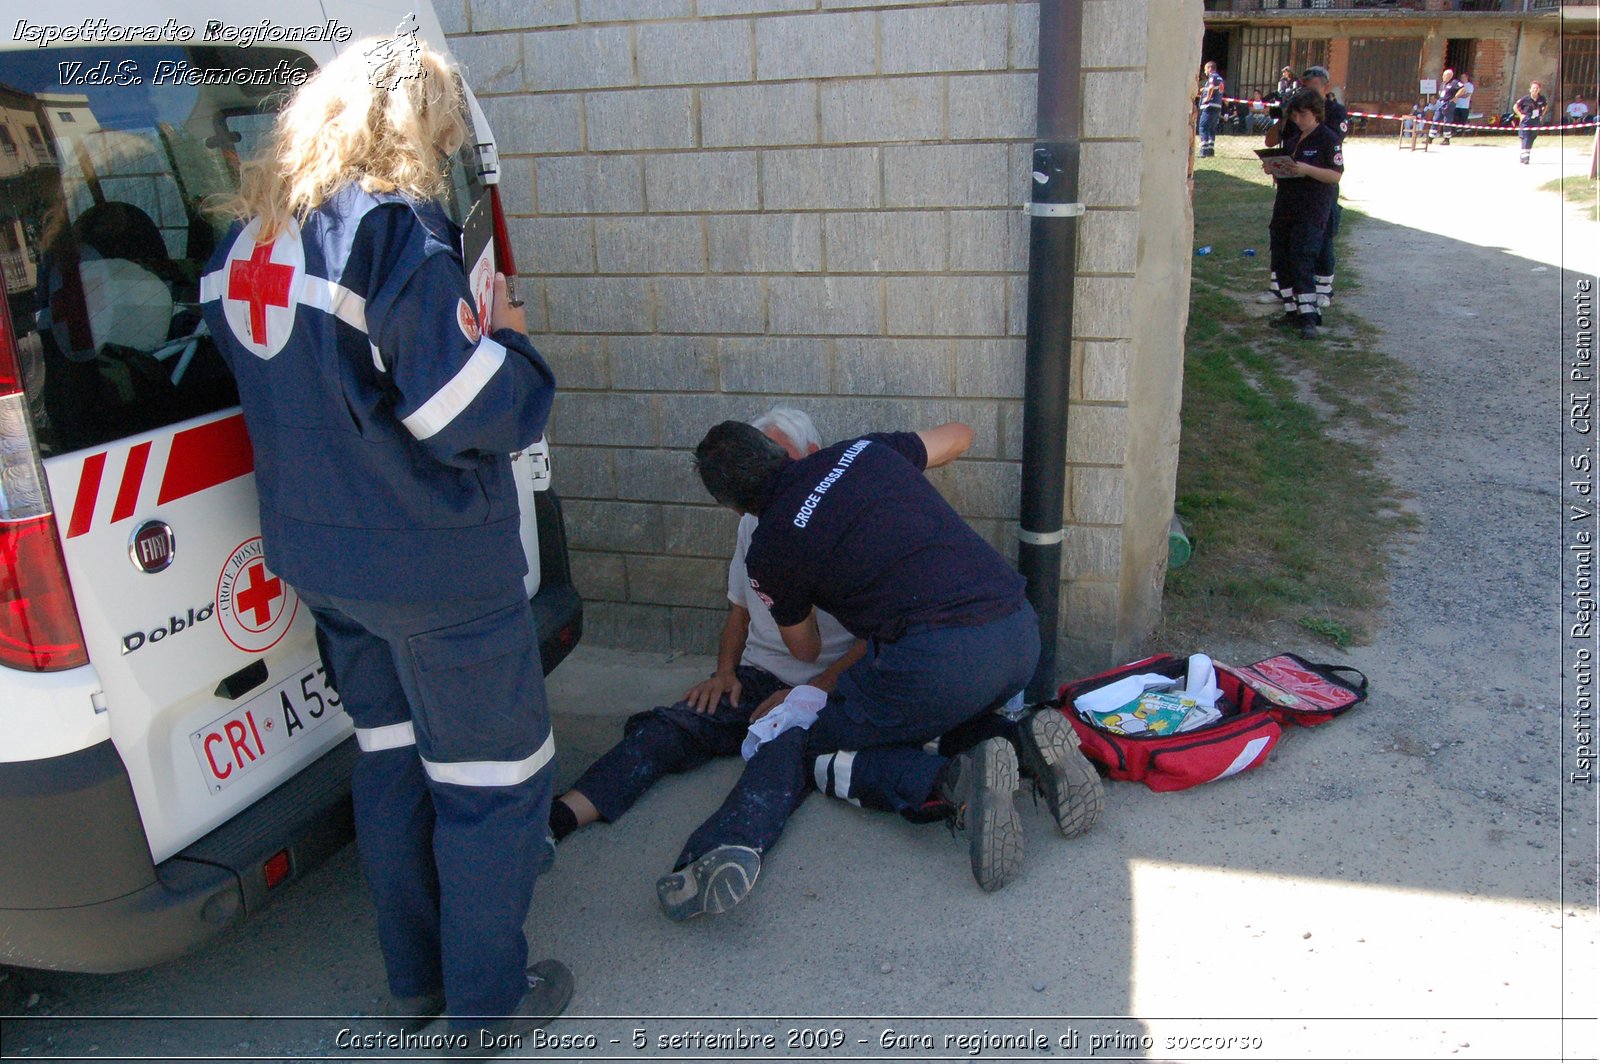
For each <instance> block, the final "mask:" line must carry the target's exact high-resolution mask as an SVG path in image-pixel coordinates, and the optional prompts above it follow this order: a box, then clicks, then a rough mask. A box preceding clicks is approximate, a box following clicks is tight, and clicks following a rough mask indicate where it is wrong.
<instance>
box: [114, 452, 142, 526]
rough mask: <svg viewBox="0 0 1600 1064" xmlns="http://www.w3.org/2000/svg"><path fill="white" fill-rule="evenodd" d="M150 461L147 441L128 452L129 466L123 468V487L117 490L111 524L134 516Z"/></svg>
mask: <svg viewBox="0 0 1600 1064" xmlns="http://www.w3.org/2000/svg"><path fill="white" fill-rule="evenodd" d="M149 461H150V443H149V441H148V440H147V441H145V442H144V443H141V444H139V445H138V446H137V447H135V448H133V450H131V451H129V452H128V464H127V465H125V466H123V467H122V486H121V487H120V488H118V489H117V504H116V505H115V506H114V507H112V509H111V523H112V524H116V523H117V522H118V521H122V520H125V519H127V518H129V517H132V516H133V508H134V507H135V506H137V505H138V503H139V487H140V485H142V484H143V483H144V467H145V464H146V463H147V462H149Z"/></svg>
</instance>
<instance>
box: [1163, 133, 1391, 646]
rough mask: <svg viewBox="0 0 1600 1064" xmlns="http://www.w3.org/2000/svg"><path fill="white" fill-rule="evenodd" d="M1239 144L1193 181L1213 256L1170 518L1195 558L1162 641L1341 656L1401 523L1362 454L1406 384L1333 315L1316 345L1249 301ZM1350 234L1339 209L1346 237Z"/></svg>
mask: <svg viewBox="0 0 1600 1064" xmlns="http://www.w3.org/2000/svg"><path fill="white" fill-rule="evenodd" d="M1248 147H1249V145H1238V146H1237V147H1235V146H1233V145H1223V144H1219V157H1218V159H1216V160H1205V163H1207V164H1215V165H1208V166H1197V169H1196V173H1195V192H1194V202H1195V244H1196V246H1197V247H1200V246H1206V245H1209V246H1210V247H1211V249H1212V250H1211V253H1210V254H1209V255H1206V256H1203V257H1197V258H1196V259H1195V260H1194V270H1193V275H1192V282H1191V293H1190V306H1189V329H1188V334H1187V337H1186V348H1185V357H1184V396H1183V426H1182V437H1181V444H1180V454H1179V465H1178V485H1177V510H1178V515H1179V517H1180V518H1181V519H1182V520H1183V522H1184V525H1185V527H1186V529H1187V530H1188V533H1189V538H1190V539H1191V540H1192V541H1193V543H1194V556H1193V558H1192V559H1191V560H1190V561H1189V563H1188V564H1187V565H1186V566H1184V567H1183V568H1181V569H1175V570H1172V571H1170V572H1169V573H1168V574H1167V581H1166V600H1165V602H1166V608H1165V614H1166V616H1165V620H1164V625H1163V627H1164V631H1163V633H1162V635H1161V637H1160V638H1162V639H1163V640H1164V641H1166V642H1167V643H1169V644H1171V645H1178V642H1177V641H1178V640H1180V639H1181V640H1183V641H1184V642H1183V644H1182V645H1185V646H1188V645H1194V646H1204V645H1206V640H1207V638H1208V637H1214V636H1217V635H1248V634H1251V633H1257V634H1261V635H1262V636H1263V638H1264V640H1265V641H1268V642H1271V641H1273V640H1274V639H1282V638H1285V637H1286V633H1285V631H1284V630H1283V629H1286V630H1287V632H1288V633H1293V632H1298V633H1300V634H1301V635H1305V634H1311V635H1314V636H1316V637H1318V638H1319V639H1322V640H1325V641H1327V642H1329V643H1331V644H1333V645H1335V646H1340V647H1345V646H1350V645H1353V644H1358V643H1362V642H1364V641H1366V639H1367V638H1368V633H1369V629H1370V626H1371V623H1372V622H1371V619H1370V615H1371V612H1372V611H1373V610H1375V609H1376V608H1377V607H1378V606H1380V605H1381V604H1382V602H1383V596H1384V588H1385V585H1386V581H1387V575H1388V573H1387V570H1388V554H1389V548H1390V546H1391V542H1392V539H1393V537H1394V535H1395V533H1396V532H1397V531H1398V530H1399V529H1400V528H1401V527H1403V526H1404V524H1405V523H1406V522H1407V520H1408V518H1406V517H1404V516H1403V511H1402V510H1401V508H1400V506H1399V504H1398V502H1397V501H1396V499H1395V498H1394V490H1393V488H1392V486H1391V485H1390V484H1389V483H1388V482H1387V481H1386V480H1385V479H1384V478H1383V477H1382V476H1381V475H1380V474H1379V473H1378V472H1377V470H1376V468H1375V463H1374V457H1375V451H1374V448H1373V444H1374V442H1375V441H1376V440H1377V439H1378V438H1380V437H1381V434H1382V433H1383V432H1385V431H1387V430H1388V427H1389V426H1390V425H1391V424H1393V418H1394V417H1396V416H1398V415H1399V414H1401V413H1402V412H1403V411H1404V409H1405V401H1406V400H1405V383H1406V374H1405V372H1404V370H1403V369H1402V367H1400V366H1398V365H1397V364H1396V363H1394V362H1393V361H1392V360H1390V359H1388V358H1386V357H1385V356H1383V355H1380V354H1378V353H1377V352H1375V351H1374V350H1373V349H1372V348H1373V345H1372V343H1371V340H1372V337H1373V335H1374V331H1373V330H1372V329H1371V327H1370V326H1368V325H1366V324H1365V323H1363V322H1359V321H1356V320H1353V319H1352V317H1351V315H1350V313H1349V311H1348V309H1346V308H1345V307H1343V306H1341V307H1339V309H1338V312H1337V314H1331V315H1330V317H1329V326H1330V327H1329V328H1326V329H1325V330H1324V333H1325V335H1326V338H1325V339H1323V340H1320V341H1316V342H1311V343H1307V342H1305V341H1302V340H1300V339H1299V337H1298V335H1297V334H1294V333H1292V332H1283V331H1280V330H1276V329H1272V328H1270V327H1269V326H1268V324H1267V322H1268V320H1269V319H1270V318H1271V317H1272V316H1274V315H1275V314H1276V313H1277V310H1276V308H1273V307H1262V306H1259V305H1257V304H1255V303H1254V296H1255V294H1256V293H1258V292H1260V291H1263V290H1264V289H1265V287H1266V278H1267V272H1268V263H1267V259H1266V254H1267V252H1266V247H1267V233H1266V224H1267V220H1268V218H1269V217H1270V216H1271V212H1272V196H1273V193H1272V188H1271V185H1270V182H1268V181H1267V180H1266V179H1265V177H1264V175H1261V174H1260V173H1259V168H1256V172H1255V173H1254V174H1253V175H1252V173H1251V172H1250V170H1249V167H1250V164H1251V163H1252V162H1253V159H1251V160H1246V159H1243V158H1234V159H1230V158H1227V157H1226V156H1224V155H1222V154H1221V152H1224V151H1227V150H1228V148H1235V150H1238V149H1244V150H1247V149H1248ZM1256 178H1261V180H1256ZM1360 224H1361V217H1360V216H1359V215H1357V214H1356V213H1355V212H1353V211H1346V212H1345V216H1344V231H1345V232H1349V231H1350V230H1352V229H1356V228H1358V227H1359V226H1360ZM1343 243H1344V242H1343V241H1341V244H1343ZM1244 248H1255V249H1256V250H1257V254H1256V255H1255V256H1253V257H1249V256H1245V255H1244V254H1243V253H1242V252H1243V249H1244ZM1340 251H1341V255H1343V257H1344V261H1341V263H1340V265H1339V282H1338V285H1339V290H1340V291H1341V292H1345V293H1348V292H1349V291H1350V290H1351V289H1352V287H1353V282H1354V280H1355V279H1354V278H1353V277H1352V274H1353V272H1354V271H1352V270H1351V268H1350V265H1349V262H1348V255H1346V254H1345V253H1344V251H1345V249H1344V248H1342V247H1341V249H1340ZM1268 629H1272V631H1268Z"/></svg>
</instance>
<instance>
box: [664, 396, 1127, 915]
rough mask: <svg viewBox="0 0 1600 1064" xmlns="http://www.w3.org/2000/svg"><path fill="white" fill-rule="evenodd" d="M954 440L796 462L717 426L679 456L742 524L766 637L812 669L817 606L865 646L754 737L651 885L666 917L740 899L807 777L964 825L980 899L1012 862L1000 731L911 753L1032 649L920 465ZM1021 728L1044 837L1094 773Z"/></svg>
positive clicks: (1006, 684) (1007, 776)
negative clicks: (829, 682)
mask: <svg viewBox="0 0 1600 1064" xmlns="http://www.w3.org/2000/svg"><path fill="white" fill-rule="evenodd" d="M971 443H972V430H971V429H970V428H968V427H967V426H965V425H962V424H959V423H951V424H947V425H941V426H939V427H938V428H934V429H928V430H925V431H923V432H914V433H913V432H895V433H873V434H870V435H866V436H861V437H856V438H850V439H846V440H844V441H842V442H839V443H836V444H833V445H832V446H830V447H827V448H824V449H823V450H821V451H819V452H817V453H816V454H814V455H810V456H808V457H805V458H801V459H798V460H796V459H794V458H793V457H791V456H790V455H788V454H786V453H785V452H784V450H783V449H782V448H781V447H779V446H778V445H777V444H775V443H774V442H773V441H772V440H770V439H769V438H767V437H766V436H764V435H762V434H761V433H760V432H759V431H758V430H756V429H754V428H752V427H751V426H749V425H746V424H744V423H742V422H736V421H725V422H723V423H722V424H720V425H717V426H716V427H715V428H713V429H712V430H711V431H710V432H709V433H707V434H706V437H705V439H703V440H702V441H701V442H700V445H699V447H698V448H697V449H696V451H695V460H696V464H697V466H698V468H699V471H700V477H701V480H702V481H703V482H704V483H705V486H706V489H707V491H708V492H710V494H711V496H712V498H714V499H716V500H717V501H718V502H719V503H721V504H722V505H724V506H727V507H729V508H730V509H733V510H735V511H737V512H738V513H740V514H748V515H754V516H755V517H757V518H758V519H759V524H758V525H757V526H756V529H755V531H754V533H753V534H752V536H751V540H750V547H749V550H748V552H747V553H746V555H745V567H746V569H747V571H748V573H749V578H750V587H751V590H752V591H753V592H754V593H755V595H756V596H757V597H758V598H759V599H760V600H761V601H762V602H763V603H766V604H767V606H768V607H769V608H770V610H771V612H772V618H773V620H774V621H775V622H776V623H777V625H778V631H779V634H780V636H781V637H782V639H783V642H784V644H785V646H787V647H788V648H789V650H790V652H791V653H792V654H793V655H794V656H795V657H796V658H798V659H799V660H801V661H815V660H816V659H817V658H818V656H819V654H820V653H821V648H822V639H821V634H820V628H819V624H818V619H817V618H818V612H819V611H821V610H826V611H828V612H829V613H831V614H833V616H834V617H836V618H837V619H838V620H839V621H840V622H841V623H843V625H844V626H845V628H847V629H849V630H850V631H851V632H852V633H853V634H854V635H856V636H857V637H859V638H862V639H865V640H867V642H868V647H867V651H866V654H865V656H864V657H863V658H862V659H861V660H860V661H858V662H856V663H855V664H854V665H851V666H850V667H849V668H847V669H846V670H845V671H844V673H843V675H842V676H840V678H839V682H838V684H837V685H836V686H835V688H834V691H833V693H832V695H831V696H830V697H829V698H828V700H827V703H826V705H825V706H823V708H822V709H821V711H820V713H819V714H818V716H817V718H816V720H815V722H814V723H812V724H811V726H810V727H809V728H808V729H804V728H792V729H790V730H788V731H785V732H783V733H782V734H780V735H778V736H777V737H776V738H773V739H771V740H770V741H768V742H766V743H764V744H762V745H761V746H760V747H759V749H758V750H757V751H756V752H755V754H754V756H753V757H751V759H750V761H749V762H748V764H747V765H746V766H745V771H744V773H743V775H742V776H741V777H740V779H739V782H738V784H737V785H735V787H734V789H733V791H732V792H731V793H730V794H729V795H728V798H727V800H726V801H724V802H723V804H722V807H721V808H720V809H719V810H718V811H717V812H716V813H715V814H714V815H713V816H712V817H711V818H710V819H709V820H707V821H706V822H705V823H704V824H702V825H701V826H700V828H699V829H698V830H696V831H695V833H694V834H693V835H692V836H690V838H689V841H688V842H687V843H686V844H685V846H684V849H683V852H682V853H681V854H680V855H679V857H678V860H677V862H676V864H675V865H674V870H673V871H672V872H671V873H669V874H668V875H665V876H663V877H661V879H660V880H658V881H657V883H656V896H657V899H658V901H659V902H660V903H661V907H662V909H663V911H664V912H665V913H666V914H667V916H668V917H670V918H671V919H674V920H685V919H688V918H690V917H693V916H698V915H701V914H702V913H722V912H726V911H728V910H729V909H731V908H732V907H733V906H735V905H737V904H738V903H739V902H740V901H742V900H743V899H744V898H745V896H746V895H747V894H748V893H749V891H750V888H751V887H752V886H753V885H754V883H755V880H756V877H757V875H758V874H759V873H760V870H761V861H762V856H763V854H765V853H766V852H767V851H768V850H769V849H770V848H771V846H772V845H773V844H774V843H775V842H776V841H777V839H778V836H779V835H780V834H781V832H782V831H783V826H784V824H785V823H786V822H787V820H788V818H789V816H790V815H791V814H792V813H793V811H794V810H795V809H796V808H797V807H798V806H799V804H800V803H801V802H802V801H804V800H805V796H806V793H807V788H808V786H809V784H810V781H811V780H812V779H815V780H816V782H817V786H818V788H819V789H821V790H824V791H826V792H827V793H830V794H832V795H834V796H835V797H839V798H844V799H846V800H849V801H852V802H855V803H857V804H860V805H862V806H865V807H867V808H873V809H882V810H893V811H897V812H900V813H901V814H902V815H905V816H906V817H907V818H908V819H925V818H926V814H927V812H928V811H929V810H930V809H936V810H942V811H944V812H945V813H947V814H948V816H949V818H950V820H951V823H952V824H953V825H954V826H956V827H958V828H961V829H963V830H965V831H966V832H967V833H968V842H969V854H970V860H971V865H972V872H973V876H974V878H975V879H976V880H977V882H978V885H979V886H980V887H981V888H982V889H984V890H986V891H992V890H998V889H1000V888H1001V887H1003V886H1005V885H1006V884H1007V883H1009V882H1011V881H1012V880H1013V879H1014V878H1015V877H1016V876H1017V874H1018V873H1019V872H1020V870H1021V864H1022V824H1021V820H1020V818H1019V817H1018V815H1017V810H1016V806H1015V804H1014V802H1013V791H1014V790H1015V789H1016V787H1017V781H1018V773H1017V758H1016V755H1015V754H1014V753H1013V751H1012V748H1011V745H1010V743H1009V742H1008V741H1007V740H1006V739H1005V738H1002V737H998V736H997V737H994V738H988V739H984V740H983V741H981V742H979V743H978V744H977V745H976V746H975V747H973V748H972V749H971V750H968V751H966V752H964V753H962V754H960V755H958V756H956V757H954V758H947V757H944V756H941V755H939V754H934V753H929V752H927V751H926V750H924V748H923V744H924V743H927V742H929V741H930V740H933V739H936V738H938V737H939V736H941V735H943V734H944V733H946V732H949V731H952V730H954V729H956V728H958V727H960V726H962V725H964V724H967V723H968V722H970V721H972V720H973V719H974V718H977V717H979V716H980V715H982V714H985V713H988V712H989V711H990V710H992V709H994V708H996V707H997V706H1000V705H1002V704H1004V703H1005V702H1006V701H1007V700H1008V699H1009V698H1010V697H1011V696H1012V695H1013V694H1015V693H1016V692H1018V691H1020V690H1022V688H1023V686H1024V685H1025V684H1026V683H1027V682H1028V680H1029V679H1030V678H1031V677H1032V674H1033V669H1034V666H1035V664H1036V662H1037V659H1038V654H1039V623H1038V618H1037V617H1036V616H1035V614H1034V612H1033V608H1032V607H1031V606H1030V605H1029V604H1028V601H1027V598H1026V597H1025V596H1024V594H1023V580H1022V577H1021V576H1019V575H1018V574H1017V572H1016V570H1015V569H1013V568H1011V566H1010V565H1009V564H1007V563H1006V561H1005V559H1004V558H1002V557H1001V556H1000V555H999V554H998V553H996V552H995V550H994V548H993V547H991V546H989V544H988V543H987V542H985V541H984V540H983V539H982V538H981V537H979V536H978V534H977V533H976V532H974V531H973V530H972V529H971V527H970V526H968V525H967V523H966V522H965V521H963V520H962V519H961V517H960V515H958V514H957V513H956V512H955V510H953V509H952V508H951V507H950V504H949V503H947V502H946V501H945V500H944V498H943V497H942V496H941V495H940V494H939V493H938V491H937V490H935V488H934V487H933V485H931V484H930V483H929V482H928V480H927V479H926V478H925V477H924V476H923V475H922V472H923V471H924V470H926V469H934V468H937V467H939V466H942V465H945V464H947V463H949V462H951V461H953V460H955V458H956V457H958V456H959V455H960V454H962V453H963V452H964V451H966V449H967V448H968V447H969V446H971ZM1021 731H1022V739H1023V743H1024V746H1025V748H1027V749H1028V750H1029V751H1030V752H1031V757H1030V760H1035V761H1036V763H1037V766H1038V768H1037V772H1038V775H1039V778H1040V780H1041V783H1043V784H1044V786H1045V790H1046V796H1047V798H1049V799H1050V801H1051V811H1052V813H1054V814H1055V815H1056V818H1057V823H1058V825H1059V826H1060V827H1061V829H1062V831H1063V833H1064V834H1065V833H1074V832H1076V831H1078V830H1083V829H1085V828H1087V826H1088V823H1090V822H1092V819H1093V814H1097V813H1098V811H1099V805H1100V801H1101V797H1100V794H1101V792H1100V783H1099V777H1098V776H1097V775H1096V773H1095V771H1094V769H1093V768H1092V767H1091V766H1090V765H1089V764H1088V762H1087V761H1085V760H1084V759H1083V756H1082V755H1081V754H1080V753H1078V750H1077V746H1076V743H1075V742H1074V741H1073V740H1072V732H1071V729H1070V727H1069V726H1068V725H1067V724H1066V721H1065V720H1064V719H1063V718H1062V717H1061V715H1060V714H1059V713H1056V712H1054V711H1053V710H1052V711H1048V712H1044V713H1037V714H1034V715H1033V716H1032V717H1031V718H1030V719H1029V720H1028V721H1027V723H1026V725H1025V726H1024V727H1023V728H1022V729H1021ZM1091 810H1092V812H1091Z"/></svg>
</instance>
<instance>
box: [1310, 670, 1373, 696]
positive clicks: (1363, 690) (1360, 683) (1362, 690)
mask: <svg viewBox="0 0 1600 1064" xmlns="http://www.w3.org/2000/svg"><path fill="white" fill-rule="evenodd" d="M1306 664H1307V665H1309V666H1311V667H1312V668H1313V669H1316V670H1317V671H1318V672H1325V673H1328V674H1329V675H1330V676H1332V677H1334V678H1335V679H1342V677H1341V676H1340V673H1349V674H1350V675H1352V676H1354V677H1355V678H1356V679H1355V682H1354V683H1351V682H1350V681H1349V680H1345V681H1344V682H1345V683H1347V684H1349V685H1350V686H1351V687H1353V688H1354V689H1355V692H1356V694H1358V695H1360V696H1361V697H1362V698H1365V697H1367V674H1366V673H1364V672H1362V671H1361V670H1360V669H1358V668H1356V667H1355V666H1354V665H1334V664H1332V663H1331V662H1326V661H1308V662H1306Z"/></svg>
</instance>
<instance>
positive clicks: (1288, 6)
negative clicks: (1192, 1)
mask: <svg viewBox="0 0 1600 1064" xmlns="http://www.w3.org/2000/svg"><path fill="white" fill-rule="evenodd" d="M1585 3H1591V4H1592V3H1593V0H1205V5H1206V6H1205V9H1206V11H1208V12H1216V13H1230V12H1240V13H1243V12H1251V11H1264V12H1265V11H1359V12H1363V13H1372V12H1385V11H1389V12H1395V13H1405V14H1412V13H1414V12H1428V13H1430V14H1441V15H1442V14H1449V13H1451V12H1495V13H1499V14H1521V13H1526V14H1535V13H1538V12H1543V11H1554V10H1555V9H1557V8H1559V7H1562V6H1563V5H1566V6H1572V7H1578V6H1583V4H1585Z"/></svg>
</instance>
